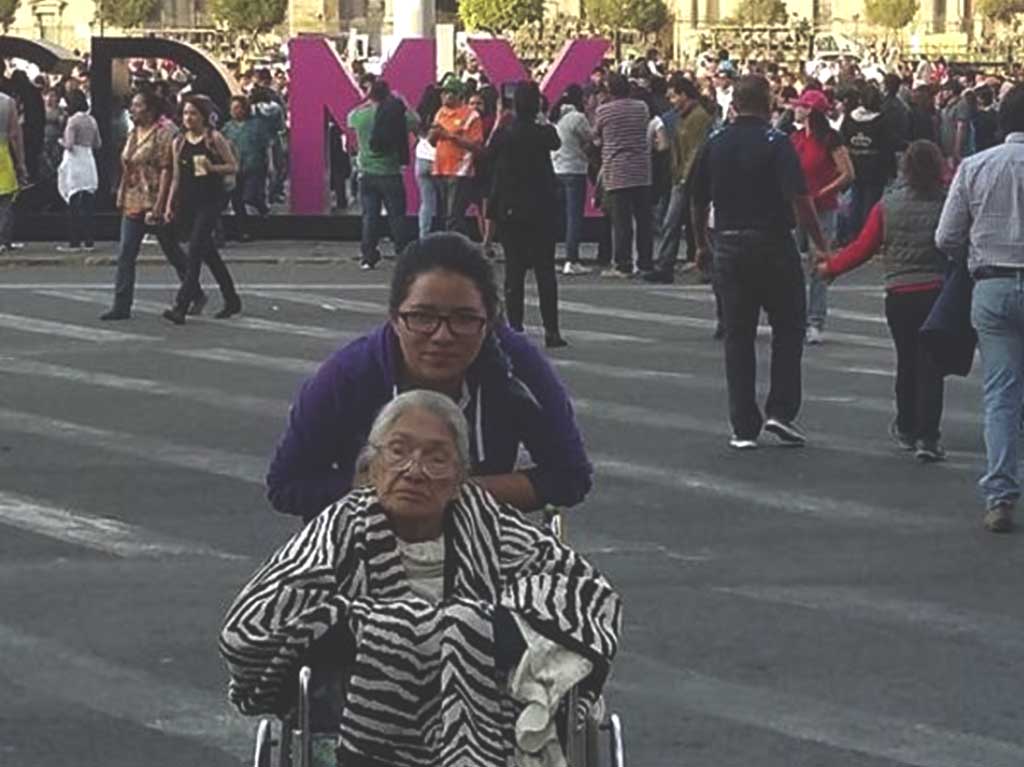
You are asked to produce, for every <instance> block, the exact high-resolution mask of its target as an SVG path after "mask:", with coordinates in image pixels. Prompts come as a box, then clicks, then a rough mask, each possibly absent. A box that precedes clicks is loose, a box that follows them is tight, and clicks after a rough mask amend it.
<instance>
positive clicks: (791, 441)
mask: <svg viewBox="0 0 1024 767" xmlns="http://www.w3.org/2000/svg"><path fill="white" fill-rule="evenodd" d="M764 430H765V431H769V432H771V433H772V434H774V435H775V436H776V437H778V438H779V439H780V440H781V441H782V444H783V445H785V446H786V447H803V446H804V445H806V444H807V435H806V434H804V432H803V429H801V428H800V427H799V426H797V425H796V424H795V423H793V422H792V421H781V420H779V419H778V418H769V419H768V420H767V421H765V422H764Z"/></svg>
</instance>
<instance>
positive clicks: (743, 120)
mask: <svg viewBox="0 0 1024 767" xmlns="http://www.w3.org/2000/svg"><path fill="white" fill-rule="evenodd" d="M732 105H733V110H734V111H735V113H736V119H735V120H734V121H733V122H732V123H730V124H729V125H726V126H725V127H723V128H722V129H720V130H718V131H716V132H715V133H714V134H712V136H711V137H710V138H709V139H708V141H707V143H706V144H705V145H704V148H703V150H702V152H701V155H700V157H699V158H698V160H697V163H698V164H697V168H696V171H695V173H694V184H693V187H694V188H693V219H694V228H695V235H696V237H697V261H698V264H700V265H703V264H704V263H706V261H707V259H708V258H709V255H710V254H711V252H712V250H713V252H714V263H713V275H714V284H715V291H716V293H717V294H718V296H719V298H720V300H721V307H722V322H723V324H724V330H725V375H726V381H727V384H728V389H729V419H730V421H731V422H732V430H733V436H732V439H731V440H730V441H729V444H730V445H731V446H732V447H734V448H736V449H739V450H743V449H751V448H755V447H757V438H758V436H759V435H760V433H761V429H762V427H763V428H764V430H765V431H768V432H770V433H772V434H774V435H775V436H776V437H777V438H778V439H779V440H780V441H781V443H782V444H784V445H790V446H802V445H803V444H804V443H805V441H806V437H805V435H804V433H803V431H802V430H801V429H800V427H799V426H797V425H796V423H795V419H796V416H797V413H798V411H799V410H800V398H801V381H800V377H801V374H800V361H801V357H802V356H803V345H804V331H805V327H806V324H807V323H806V315H807V305H806V297H805V295H804V276H803V270H802V269H801V265H800V256H799V254H798V252H797V249H796V244H795V242H794V240H793V234H792V230H793V228H794V226H795V225H796V219H797V218H799V221H800V224H801V226H803V227H804V228H805V229H806V231H807V232H808V235H809V236H810V237H811V240H812V242H813V243H814V244H815V246H816V247H817V248H818V251H819V252H821V253H824V252H827V250H828V248H827V246H826V244H825V241H824V238H823V237H822V234H821V229H820V228H819V226H818V219H817V216H815V213H814V202H813V201H812V199H811V198H810V197H809V196H808V194H807V186H806V184H805V182H804V176H803V172H802V170H801V169H800V160H799V158H798V157H797V155H796V151H795V150H794V149H793V146H792V144H791V143H790V141H789V138H788V137H787V136H786V135H785V134H783V133H781V132H779V131H777V130H775V129H774V128H772V127H771V125H770V124H769V122H768V117H769V114H770V113H771V92H770V90H769V87H768V81H767V80H765V79H764V78H763V77H760V76H757V75H749V76H747V77H743V78H741V79H740V80H739V82H737V84H736V86H735V87H734V89H733V96H732ZM712 205H713V206H714V222H713V224H712V229H713V231H712V233H711V235H710V239H709V226H708V224H709V208H710V207H711V206H712ZM794 214H795V215H794ZM762 308H763V309H764V310H765V311H766V312H767V314H768V320H769V322H770V323H771V326H772V366H771V388H770V390H769V394H768V401H767V403H766V405H765V416H764V417H762V415H761V410H760V408H759V407H758V403H757V395H756V390H755V375H756V371H757V360H756V357H755V352H754V342H755V340H756V338H757V324H758V319H759V317H760V314H761V309H762Z"/></svg>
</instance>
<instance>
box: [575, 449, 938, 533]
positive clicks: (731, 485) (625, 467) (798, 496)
mask: <svg viewBox="0 0 1024 767" xmlns="http://www.w3.org/2000/svg"><path fill="white" fill-rule="evenodd" d="M590 458H591V462H592V463H593V464H594V468H595V469H596V470H597V473H598V477H599V478H600V477H602V476H603V477H612V478H615V479H622V480H627V481H630V482H640V483H654V484H657V485H659V486H661V487H664V488H668V489H674V490H682V491H685V492H695V493H700V494H701V495H709V496H715V497H718V498H727V499H729V500H732V501H739V502H742V503H745V504H749V505H750V507H751V508H761V509H764V508H768V509H772V510H773V511H780V512H783V513H784V514H792V515H794V516H800V517H810V518H813V519H820V520H822V521H825V522H839V523H842V524H847V525H868V526H884V527H888V528H895V527H902V528H908V529H913V530H935V529H937V528H948V529H952V528H955V527H958V525H957V524H956V523H955V522H953V521H952V520H946V519H937V518H936V516H935V515H934V514H919V513H917V512H913V511H907V510H905V509H898V508H889V507H883V506H873V505H870V504H866V503H860V502H858V501H844V500H841V499H839V498H833V497H831V496H822V495H813V494H811V493H797V492H791V491H788V490H783V489H780V488H775V487H765V486H764V485H763V484H761V485H759V484H755V483H752V482H743V481H741V480H738V479H735V478H734V477H725V476H720V475H716V474H707V473H704V472H697V471H688V470H686V469H682V468H680V469H668V468H659V467H655V466H648V465H646V464H640V463H633V462H631V461H624V460H621V459H618V458H616V457H614V456H604V455H600V454H598V455H591V457H590Z"/></svg>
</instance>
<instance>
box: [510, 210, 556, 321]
mask: <svg viewBox="0 0 1024 767" xmlns="http://www.w3.org/2000/svg"><path fill="white" fill-rule="evenodd" d="M501 244H502V245H503V246H504V249H505V312H506V313H507V314H508V324H509V325H511V326H512V328H513V329H515V330H522V329H523V314H524V307H523V303H524V292H525V290H526V272H527V271H528V270H530V269H533V274H534V277H535V278H536V280H537V293H538V294H539V295H540V316H541V319H542V320H543V322H544V332H545V333H547V334H548V335H557V334H558V282H557V280H556V279H555V237H554V234H552V233H550V232H548V231H546V230H545V228H544V227H543V226H540V227H536V226H534V227H531V226H529V225H515V224H503V225H502V227H501Z"/></svg>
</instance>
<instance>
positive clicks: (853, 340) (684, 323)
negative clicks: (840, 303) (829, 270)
mask: <svg viewBox="0 0 1024 767" xmlns="http://www.w3.org/2000/svg"><path fill="white" fill-rule="evenodd" d="M527 303H530V304H534V303H536V302H533V301H528V302H527ZM558 307H559V310H560V311H567V312H576V313H577V314H587V315H591V316H594V317H608V318H610V319H621V320H631V321H634V322H649V323H651V324H655V325H666V326H669V327H675V328H698V329H701V330H713V329H714V328H715V326H716V324H717V323H716V322H715V320H713V319H703V318H699V317H690V316H687V315H685V314H666V313H661V312H644V311H638V310H636V309H625V308H620V307H616V306H596V305H594V304H588V303H583V302H580V301H561V300H560V301H559V302H558ZM758 332H759V333H770V332H771V331H770V329H769V328H763V327H762V328H760V329H759V330H758ZM828 336H829V338H831V339H832V340H833V341H836V342H842V343H847V344H851V345H854V346H867V347H870V348H874V349H888V348H890V347H891V346H892V341H890V340H889V339H888V338H876V337H875V336H865V335H860V334H858V333H839V332H832V331H830V332H829V334H828Z"/></svg>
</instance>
